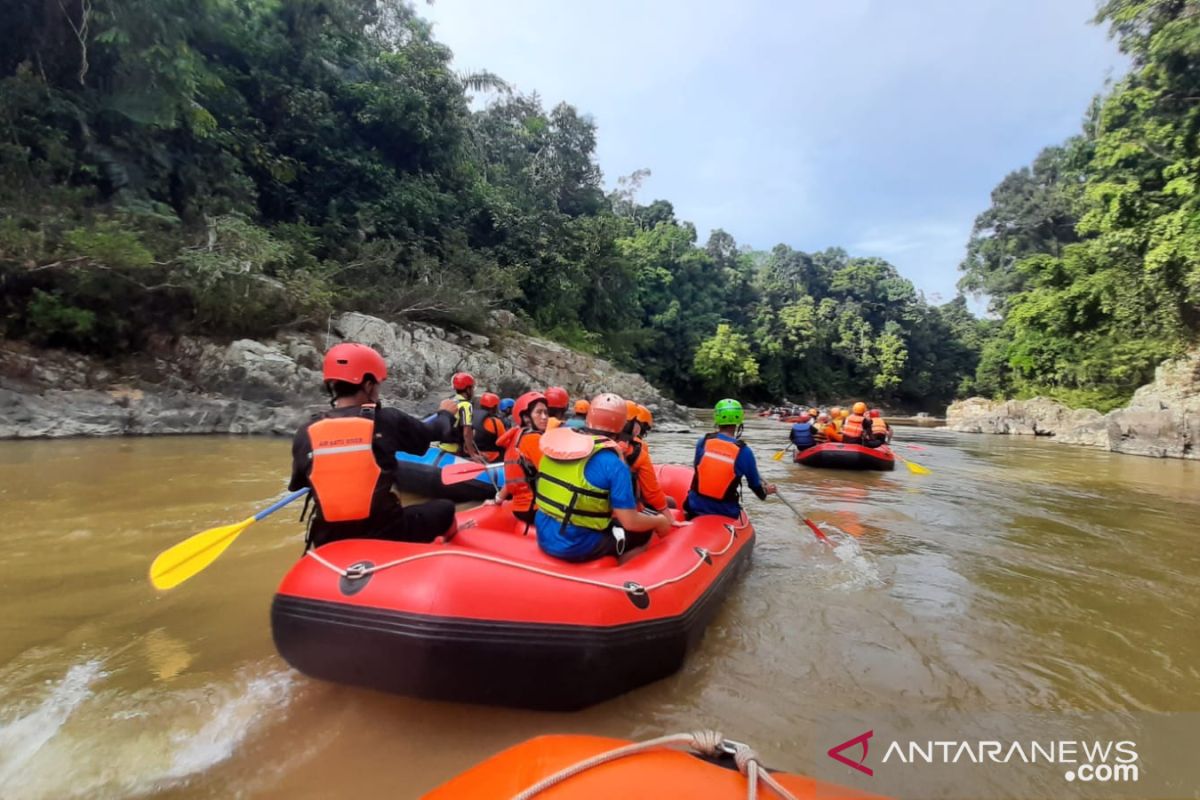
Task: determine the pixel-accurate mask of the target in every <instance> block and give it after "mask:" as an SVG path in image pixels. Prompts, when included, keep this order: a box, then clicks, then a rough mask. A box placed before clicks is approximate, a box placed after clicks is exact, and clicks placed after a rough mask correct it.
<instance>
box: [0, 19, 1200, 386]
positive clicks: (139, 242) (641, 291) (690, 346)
mask: <svg viewBox="0 0 1200 800" xmlns="http://www.w3.org/2000/svg"><path fill="white" fill-rule="evenodd" d="M450 62H451V53H450V51H449V50H448V49H447V48H445V47H444V46H443V45H441V44H439V43H438V42H436V41H435V40H434V39H433V38H432V35H431V28H430V26H429V25H428V24H427V23H425V22H424V21H422V20H420V19H419V18H417V17H416V16H415V15H414V12H413V10H412V8H411V7H410V6H409V5H407V4H405V3H397V2H394V0H321V1H320V2H318V1H317V0H288V2H277V1H275V0H271V1H270V2H267V1H265V0H248V1H247V2H232V1H231V0H197V1H196V2H186V3H185V2H183V0H104V2H96V3H92V2H76V1H75V0H71V1H70V2H63V3H8V4H6V5H4V6H3V7H2V9H0V281H2V282H3V288H4V292H3V293H2V295H0V319H3V320H4V332H5V335H7V336H23V337H26V338H29V339H32V340H36V341H38V342H42V343H54V344H57V345H63V346H69V347H76V348H79V349H84V350H92V351H97V352H104V353H117V352H121V351H128V350H136V349H138V348H140V347H142V346H143V345H144V344H145V343H146V341H147V339H148V337H149V336H150V335H151V334H153V333H155V332H167V333H172V334H173V333H181V332H193V333H207V334H222V335H243V336H260V335H267V334H269V333H271V332H273V331H274V330H276V329H277V328H279V327H281V326H284V325H322V326H323V325H324V324H325V320H326V317H327V315H328V314H329V313H331V312H334V311H338V310H343V309H355V310H361V311H365V312H367V313H378V314H381V315H384V316H403V317H408V318H412V319H422V320H431V321H436V322H438V323H441V324H450V325H456V326H461V327H465V328H471V329H477V328H483V327H485V326H486V325H487V320H488V312H489V311H491V310H492V309H494V308H505V309H508V310H510V311H513V312H514V313H516V314H517V316H518V318H519V319H521V320H522V322H523V324H524V325H526V326H527V327H529V328H532V329H533V330H535V331H539V332H541V333H542V334H544V335H548V336H551V337H553V338H555V339H557V340H559V341H562V342H565V343H567V344H569V345H571V346H573V347H577V348H579V349H582V350H586V351H589V352H593V353H597V354H603V355H606V356H609V357H611V358H614V359H615V360H617V361H618V362H619V363H621V364H622V365H623V366H627V367H629V368H632V369H636V370H638V371H639V372H642V373H643V374H645V375H647V376H648V377H649V378H650V379H651V380H653V381H655V382H656V383H658V384H659V385H661V386H663V387H666V388H669V389H671V390H673V391H674V392H675V393H676V394H677V395H678V396H679V397H680V398H681V399H684V400H687V401H691V402H699V401H702V400H710V399H713V397H712V395H713V394H715V393H717V392H718V391H719V392H725V391H733V390H740V392H741V393H742V394H744V395H749V396H761V397H766V396H771V395H773V396H779V395H781V394H792V395H797V394H809V395H811V396H813V397H816V396H821V395H824V396H830V395H835V394H847V393H853V394H857V395H862V396H866V395H868V394H872V393H874V394H877V395H880V396H884V397H887V398H888V399H898V400H906V401H909V402H913V403H921V404H929V405H934V404H937V403H938V402H941V401H944V400H946V399H949V397H950V396H952V395H953V393H954V391H955V390H956V388H958V387H960V385H962V384H963V382H964V379H965V378H967V376H969V375H971V374H972V373H973V372H974V370H975V358H976V354H977V352H978V350H979V347H980V346H981V341H982V335H981V334H980V333H979V330H980V324H979V323H978V322H977V321H975V320H973V319H972V318H971V317H970V315H969V314H967V313H966V310H965V306H956V307H954V308H949V307H943V309H939V308H934V307H931V306H929V305H928V304H926V303H925V302H924V300H923V299H922V298H920V297H918V295H917V293H916V292H915V290H914V289H913V287H912V285H911V284H910V283H909V282H908V281H906V280H904V279H903V278H902V277H901V276H900V275H899V274H897V272H896V270H895V269H894V268H893V267H892V266H891V265H889V264H887V263H886V262H884V261H881V260H879V259H856V258H851V257H849V256H848V255H847V254H846V253H845V252H843V251H841V250H828V251H825V252H822V253H812V254H809V253H801V252H798V251H794V250H792V249H791V248H789V247H787V246H785V245H779V246H777V247H776V248H775V249H774V250H772V251H771V252H770V253H754V252H749V251H747V250H744V249H741V248H739V247H738V244H737V242H736V241H735V240H734V238H733V237H732V236H730V235H729V234H728V233H726V232H724V231H720V230H718V231H714V232H713V233H712V235H711V236H710V237H709V239H708V241H707V242H705V243H703V245H702V246H701V244H700V243H699V242H698V241H697V236H696V229H695V227H694V226H693V225H692V224H691V223H689V222H686V221H682V220H679V219H677V218H676V215H675V210H674V207H673V206H672V205H671V203H670V202H668V201H667V200H663V199H655V200H652V201H650V202H648V203H646V204H642V203H641V202H639V200H638V198H637V194H638V191H639V189H640V188H641V185H642V182H643V181H644V179H645V178H646V177H647V176H648V175H649V171H648V170H638V171H637V172H635V173H634V174H633V175H632V176H630V177H629V178H626V179H621V180H618V181H617V186H618V188H617V191H615V192H614V193H613V194H612V195H610V196H606V195H605V194H604V191H603V188H602V180H601V174H600V170H599V168H598V166H597V164H596V159H595V150H596V131H597V129H596V124H595V122H594V121H593V120H592V119H591V118H590V117H588V116H587V115H585V114H582V113H580V112H579V111H578V110H577V109H576V108H574V107H573V106H571V105H569V104H566V103H562V104H559V105H557V106H555V107H553V108H546V107H545V106H544V105H543V103H542V101H541V99H540V98H539V97H538V96H537V95H536V94H534V95H522V94H520V93H517V92H514V91H513V90H512V89H511V88H510V87H508V86H507V84H505V83H504V82H503V81H502V80H500V79H499V78H497V77H496V76H495V75H491V74H490V73H487V72H477V73H472V74H467V75H459V74H456V73H455V72H454V71H453V70H451V69H450ZM480 92H486V93H488V94H487V97H488V99H489V100H490V102H489V103H488V104H487V105H486V107H483V108H482V109H480V110H477V111H472V110H471V107H470V105H469V100H470V94H471V93H480ZM1153 142H1155V143H1159V144H1161V139H1160V138H1155V139H1154V140H1153ZM1127 144H1128V143H1127ZM1120 152H1123V151H1114V153H1113V154H1112V156H1111V157H1113V158H1118V157H1120ZM1191 175H1192V172H1190V171H1187V170H1182V169H1181V170H1179V171H1177V172H1175V173H1173V174H1172V176H1171V180H1172V181H1173V182H1172V183H1171V184H1170V187H1169V189H1167V188H1164V194H1167V193H1169V194H1170V196H1171V197H1175V198H1190V197H1191V195H1190V194H1189V191H1190V186H1191V183H1190V176H1191ZM1123 185H1124V184H1121V183H1119V182H1114V187H1115V188H1114V189H1113V196H1112V197H1110V198H1108V199H1107V200H1106V201H1104V202H1108V203H1110V204H1112V203H1115V204H1117V206H1118V207H1119V208H1118V211H1120V212H1121V213H1124V211H1123V209H1124V208H1125V205H1124V203H1125V201H1124V200H1121V199H1120V198H1119V197H1117V194H1118V193H1119V191H1120V190H1121V187H1122V186H1123ZM1098 202H1099V201H1098ZM1190 221H1191V220H1190V218H1187V217H1179V218H1171V219H1164V221H1163V223H1162V225H1161V226H1160V229H1159V230H1158V231H1157V232H1156V233H1154V234H1153V235H1154V237H1156V238H1154V242H1153V244H1150V245H1149V246H1150V247H1151V248H1152V249H1153V251H1154V253H1155V256H1154V260H1153V262H1154V264H1155V273H1156V274H1159V275H1163V276H1166V275H1174V274H1175V273H1176V272H1178V270H1179V269H1180V267H1179V266H1178V265H1179V263H1180V262H1181V261H1186V260H1187V259H1189V258H1190V257H1191V252H1192V251H1193V249H1194V244H1195V243H1194V241H1192V240H1189V239H1188V238H1187V236H1188V235H1191V233H1192V232H1193V228H1192V227H1191V226H1190ZM989 263H990V262H989ZM1192 277H1193V278H1194V277H1195V276H1194V275H1193V276H1192Z"/></svg>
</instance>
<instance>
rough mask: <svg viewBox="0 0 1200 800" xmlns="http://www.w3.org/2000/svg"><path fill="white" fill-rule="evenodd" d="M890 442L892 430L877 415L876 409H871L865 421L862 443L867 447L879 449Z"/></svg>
mask: <svg viewBox="0 0 1200 800" xmlns="http://www.w3.org/2000/svg"><path fill="white" fill-rule="evenodd" d="M891 440H892V429H891V428H890V427H889V426H888V424H887V422H886V421H885V420H884V419H883V417H882V416H881V415H880V413H879V409H878V408H872V409H871V411H870V413H869V414H867V418H866V420H865V433H864V434H863V443H864V444H865V445H866V446H867V447H879V445H881V444H887V443H888V442H890V441H891Z"/></svg>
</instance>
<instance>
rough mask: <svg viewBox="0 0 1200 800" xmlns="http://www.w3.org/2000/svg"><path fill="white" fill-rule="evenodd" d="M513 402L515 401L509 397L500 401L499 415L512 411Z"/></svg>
mask: <svg viewBox="0 0 1200 800" xmlns="http://www.w3.org/2000/svg"><path fill="white" fill-rule="evenodd" d="M514 402H515V401H514V400H513V399H512V398H511V397H506V398H504V399H503V400H501V401H500V413H501V414H507V413H508V412H510V411H512V407H513V403H514Z"/></svg>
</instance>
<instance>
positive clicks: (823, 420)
mask: <svg viewBox="0 0 1200 800" xmlns="http://www.w3.org/2000/svg"><path fill="white" fill-rule="evenodd" d="M816 439H817V444H825V443H826V442H840V441H841V440H842V434H841V433H840V432H839V431H838V429H837V423H836V422H834V421H833V417H832V412H830V414H822V415H821V416H819V417H817V435H816Z"/></svg>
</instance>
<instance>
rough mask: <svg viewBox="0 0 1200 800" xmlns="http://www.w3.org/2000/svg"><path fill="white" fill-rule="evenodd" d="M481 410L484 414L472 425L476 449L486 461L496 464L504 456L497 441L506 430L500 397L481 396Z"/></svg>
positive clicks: (486, 393) (494, 395)
mask: <svg viewBox="0 0 1200 800" xmlns="http://www.w3.org/2000/svg"><path fill="white" fill-rule="evenodd" d="M479 410H480V411H482V412H483V413H482V414H480V415H479V419H477V420H475V422H473V423H472V426H473V427H474V428H475V432H474V441H475V447H476V448H477V449H478V450H479V454H480V455H481V456H483V457H484V459H485V460H486V461H488V462H489V463H495V462H497V461H499V460H500V458H501V456H503V455H504V450H503V449H501V447H500V445H499V444H497V441H498V440H499V439H500V437H501V436H503V435H504V431H505V430H506V428H505V427H504V420H502V419H501V418H500V396H499V395H496V394H492V393H491V392H484V393H483V394H481V395H480V396H479Z"/></svg>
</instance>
